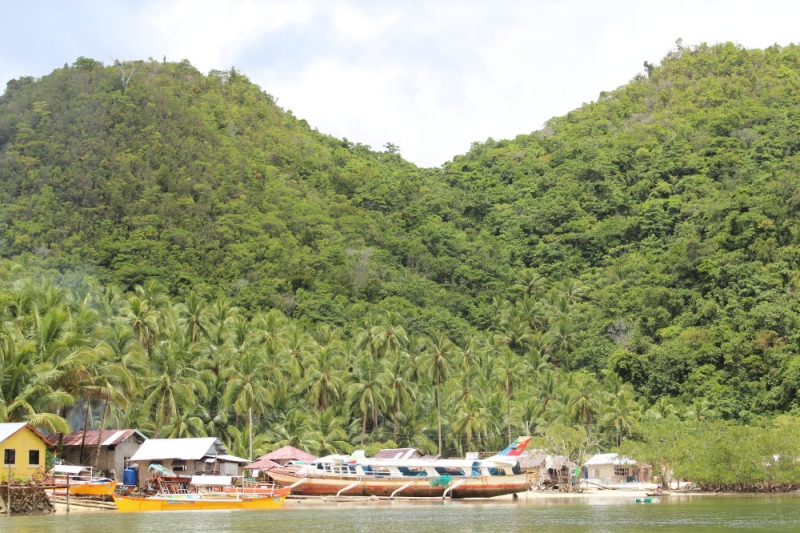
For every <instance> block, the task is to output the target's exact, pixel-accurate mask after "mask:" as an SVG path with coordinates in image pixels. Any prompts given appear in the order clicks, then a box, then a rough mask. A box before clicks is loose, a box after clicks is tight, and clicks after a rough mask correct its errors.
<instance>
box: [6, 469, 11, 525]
mask: <svg viewBox="0 0 800 533" xmlns="http://www.w3.org/2000/svg"><path fill="white" fill-rule="evenodd" d="M6 488H7V489H8V507H7V509H6V514H7V515H8V516H11V463H8V477H7V478H6Z"/></svg>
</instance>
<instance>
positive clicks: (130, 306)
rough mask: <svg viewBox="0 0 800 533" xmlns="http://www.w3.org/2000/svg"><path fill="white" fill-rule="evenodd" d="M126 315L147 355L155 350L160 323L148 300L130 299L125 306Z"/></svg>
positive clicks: (134, 297)
mask: <svg viewBox="0 0 800 533" xmlns="http://www.w3.org/2000/svg"><path fill="white" fill-rule="evenodd" d="M125 314H126V315H127V317H128V320H129V321H130V322H129V324H130V327H131V328H132V329H133V332H134V334H135V335H136V338H137V339H138V341H139V344H141V345H142V346H143V347H144V349H145V351H146V352H147V354H148V355H149V354H150V353H151V352H152V350H153V343H154V342H155V339H156V337H157V336H158V321H157V317H156V312H155V310H154V309H153V308H151V307H150V304H149V302H148V301H147V300H142V299H141V298H139V297H138V296H131V297H130V298H128V300H127V302H126V306H125Z"/></svg>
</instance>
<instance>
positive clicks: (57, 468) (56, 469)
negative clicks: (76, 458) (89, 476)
mask: <svg viewBox="0 0 800 533" xmlns="http://www.w3.org/2000/svg"><path fill="white" fill-rule="evenodd" d="M89 471H91V469H90V468H89V467H88V466H75V465H53V473H55V474H71V475H77V474H80V473H81V472H89Z"/></svg>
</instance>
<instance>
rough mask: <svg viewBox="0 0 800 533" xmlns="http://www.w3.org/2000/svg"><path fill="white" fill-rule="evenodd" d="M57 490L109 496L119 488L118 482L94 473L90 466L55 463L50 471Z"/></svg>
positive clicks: (76, 494) (74, 493)
mask: <svg viewBox="0 0 800 533" xmlns="http://www.w3.org/2000/svg"><path fill="white" fill-rule="evenodd" d="M50 474H51V476H52V478H53V484H54V485H55V486H56V490H57V491H61V492H66V491H67V488H69V493H70V494H72V495H75V496H108V495H110V494H112V493H113V492H114V489H116V488H117V482H116V481H114V480H113V479H110V478H107V477H97V476H94V475H93V474H92V467H90V466H73V465H54V466H53V469H52V470H51V471H50Z"/></svg>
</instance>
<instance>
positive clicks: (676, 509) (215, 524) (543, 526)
mask: <svg viewBox="0 0 800 533" xmlns="http://www.w3.org/2000/svg"><path fill="white" fill-rule="evenodd" d="M634 500H635V497H634V496H631V498H625V497H624V496H623V497H620V496H615V497H613V498H603V497H602V496H601V495H596V496H592V497H591V498H576V499H559V498H543V497H541V496H537V497H535V498H534V497H529V498H526V497H525V495H521V496H520V498H519V499H518V500H515V501H512V500H501V501H487V500H482V501H457V500H456V501H448V502H416V503H409V502H361V503H350V502H347V503H337V504H319V503H312V502H308V501H299V502H296V501H292V502H290V503H288V504H287V505H286V506H285V507H284V508H283V509H280V510H274V511H187V512H156V513H118V512H115V511H110V512H98V513H86V514H78V513H75V514H71V515H68V516H67V515H64V514H57V515H47V516H18V517H10V518H0V531H13V532H14V533H17V532H19V533H65V532H81V533H94V532H97V533H109V532H112V533H122V532H126V533H127V532H147V533H153V532H154V531H157V532H160V533H182V532H198V533H199V532H215V533H216V532H225V531H253V532H255V531H259V532H264V531H280V532H316V531H318V532H330V533H333V532H349V531H354V532H363V533H381V532H394V531H413V532H416V531H419V532H435V533H443V532H460V531H464V532H489V531H498V532H502V533H512V532H522V531H535V532H537V533H539V532H551V531H552V532H559V533H563V532H565V531H566V532H570V533H578V532H620V531H622V532H629V531H681V532H682V533H688V532H694V531H702V532H716V531H720V532H722V531H726V532H727V531H736V532H744V531H753V532H755V531H800V497H798V496H794V495H781V496H748V497H741V496H723V495H719V496H674V495H671V496H667V497H664V498H662V499H661V502H660V503H646V504H641V503H640V504H637V503H635V502H634Z"/></svg>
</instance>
